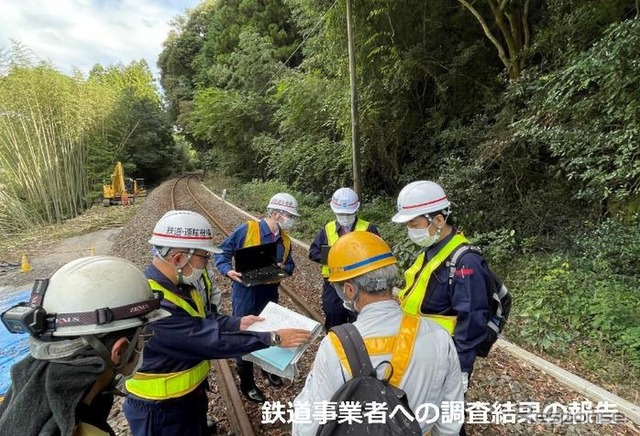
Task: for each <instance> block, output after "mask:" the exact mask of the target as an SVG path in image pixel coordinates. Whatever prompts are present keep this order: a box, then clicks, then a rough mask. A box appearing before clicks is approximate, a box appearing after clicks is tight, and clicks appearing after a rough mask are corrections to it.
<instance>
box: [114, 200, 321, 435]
mask: <svg viewBox="0 0 640 436" xmlns="http://www.w3.org/2000/svg"><path fill="white" fill-rule="evenodd" d="M149 243H150V244H152V245H153V246H154V247H155V248H156V253H157V254H156V256H155V257H154V258H153V260H152V263H151V265H149V266H148V267H147V269H146V270H145V274H146V276H147V278H148V279H149V284H150V285H151V288H152V289H154V290H156V291H158V292H161V293H162V294H163V296H164V299H163V302H162V306H163V308H165V309H166V310H168V311H169V312H171V315H172V316H171V317H170V318H167V319H164V320H161V321H160V322H158V323H156V324H155V325H154V326H153V332H154V337H153V339H152V340H151V341H149V343H148V348H147V349H146V350H145V352H144V361H143V364H142V366H141V367H140V371H139V372H138V373H137V374H136V375H135V376H134V377H133V378H132V379H131V380H128V381H127V384H126V387H127V391H128V393H129V396H128V397H127V400H126V401H125V404H124V412H125V415H126V417H127V421H128V422H129V428H130V430H131V433H132V434H133V435H134V436H140V435H158V434H162V435H169V436H171V435H175V436H184V435H190V436H191V435H195V436H198V435H206V434H209V433H210V430H209V429H208V428H207V409H208V400H207V394H206V391H207V390H208V384H207V375H208V374H209V368H210V363H209V360H210V359H222V358H231V357H237V356H240V355H243V354H246V353H251V352H253V351H256V350H260V349H264V348H268V347H269V346H272V345H279V346H283V347H291V346H298V345H300V344H301V343H303V342H304V341H305V340H307V339H308V338H309V332H307V331H305V330H295V329H284V330H279V331H278V332H261V333H257V332H247V331H245V330H246V328H247V327H248V326H249V325H251V324H253V323H254V322H256V321H260V320H261V319H260V318H259V317H257V316H245V317H242V318H240V317H230V316H223V315H220V314H218V313H213V312H210V311H208V310H207V308H206V306H205V304H204V301H203V299H202V297H201V295H200V293H199V292H198V290H197V289H196V288H195V286H194V285H195V284H196V283H197V282H198V281H199V280H200V278H201V275H202V273H203V271H204V268H205V266H206V263H207V261H208V260H209V257H210V256H211V253H217V252H219V251H220V250H219V249H218V248H216V247H215V246H214V244H213V235H212V229H211V225H210V224H209V222H208V221H207V219H206V218H205V217H203V216H202V215H200V214H198V213H195V212H191V211H186V210H182V211H171V212H168V213H166V214H165V215H164V216H163V217H162V218H160V220H159V221H158V222H157V224H156V226H155V228H154V229H153V234H152V236H151V239H149Z"/></svg>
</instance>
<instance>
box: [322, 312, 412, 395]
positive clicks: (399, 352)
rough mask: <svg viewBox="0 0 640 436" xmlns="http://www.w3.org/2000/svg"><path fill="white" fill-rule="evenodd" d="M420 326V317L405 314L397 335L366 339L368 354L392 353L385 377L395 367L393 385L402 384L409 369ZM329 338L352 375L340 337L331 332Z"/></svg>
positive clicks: (390, 381)
mask: <svg viewBox="0 0 640 436" xmlns="http://www.w3.org/2000/svg"><path fill="white" fill-rule="evenodd" d="M419 327H420V317H418V316H412V315H408V314H404V316H403V317H402V321H401V322H400V328H399V329H398V334H397V335H396V336H377V337H370V338H366V339H364V344H365V346H366V347H367V354H368V355H369V356H380V355H384V354H391V360H390V362H391V367H389V368H387V370H386V373H385V377H389V374H390V372H391V368H393V374H392V377H391V379H389V383H391V384H392V385H393V386H399V385H400V382H401V381H402V377H404V374H405V372H406V371H407V367H408V366H409V362H410V361H411V356H412V355H413V348H414V345H415V341H416V336H417V335H418V329H419ZM329 340H330V341H331V345H333V349H334V350H335V351H336V354H337V355H338V358H339V359H340V362H341V363H342V366H343V367H344V368H345V369H346V370H347V372H348V373H349V376H350V377H351V376H352V372H351V367H350V366H349V361H348V360H347V355H346V353H345V351H344V348H343V347H342V343H341V342H340V339H338V337H337V336H336V335H335V334H334V333H333V332H329Z"/></svg>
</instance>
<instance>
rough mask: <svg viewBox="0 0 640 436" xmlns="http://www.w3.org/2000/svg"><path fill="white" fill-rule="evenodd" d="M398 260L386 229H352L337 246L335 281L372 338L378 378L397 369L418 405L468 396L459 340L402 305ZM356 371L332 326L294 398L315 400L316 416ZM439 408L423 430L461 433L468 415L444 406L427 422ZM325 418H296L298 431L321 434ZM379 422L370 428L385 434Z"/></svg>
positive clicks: (332, 262) (304, 402)
mask: <svg viewBox="0 0 640 436" xmlns="http://www.w3.org/2000/svg"><path fill="white" fill-rule="evenodd" d="M395 263H396V259H395V258H394V256H393V253H392V252H391V249H390V248H389V246H388V245H387V244H386V243H385V242H384V241H383V240H382V239H381V238H380V237H379V236H376V235H374V234H373V233H369V232H352V233H348V234H346V235H344V236H341V237H340V238H339V239H338V240H337V241H336V243H335V244H334V245H333V246H332V247H331V249H330V250H329V258H328V266H329V281H330V282H331V283H332V284H333V286H334V287H335V289H336V292H337V293H338V295H339V296H340V298H342V299H343V300H344V302H345V305H347V306H350V307H351V309H352V310H353V311H355V312H357V313H358V319H357V320H356V321H355V322H354V323H353V325H354V326H355V327H356V329H357V330H358V332H359V333H360V335H361V336H362V338H363V339H364V342H365V345H366V349H367V353H368V354H369V357H370V359H371V363H372V365H373V367H374V368H376V369H377V373H378V378H380V379H382V378H388V377H390V379H389V382H390V384H391V385H392V386H396V387H398V388H400V389H402V390H404V391H405V393H406V395H407V399H408V404H409V406H410V407H411V409H412V410H413V411H414V412H416V410H417V409H418V407H419V406H420V405H423V404H429V405H432V406H435V407H441V404H442V403H443V402H446V401H448V402H451V401H460V402H461V401H462V400H463V393H462V380H461V375H460V364H459V362H458V355H457V353H456V349H455V346H454V344H453V341H452V340H451V338H450V337H449V334H448V333H447V332H446V331H445V330H443V329H442V328H440V326H438V325H437V324H435V323H434V322H433V321H430V320H427V319H425V318H422V317H420V316H417V315H408V314H405V313H404V312H403V311H402V309H401V308H400V306H399V305H398V303H397V302H396V301H395V299H394V298H393V296H392V293H391V289H392V288H393V285H394V282H395V279H396V275H397V273H398V269H397V268H396V266H395ZM385 361H386V362H390V364H386V363H383V362H385ZM391 368H393V370H392V371H391ZM351 373H352V372H351V368H350V366H349V364H348V362H347V358H346V355H345V349H344V348H343V347H342V345H341V342H340V341H339V340H338V338H337V336H336V335H335V333H333V332H331V333H329V334H328V335H327V336H326V337H325V338H324V339H323V340H322V342H321V344H320V347H319V349H318V353H317V355H316V359H315V362H314V364H313V369H312V370H311V372H310V373H309V375H308V377H307V380H306V383H305V386H304V388H303V390H302V392H300V395H298V397H297V398H296V399H295V400H294V407H295V408H296V409H298V408H299V409H303V408H307V409H308V408H311V412H312V413H311V416H315V414H314V413H313V410H314V408H317V407H319V406H321V405H322V402H326V401H330V400H331V398H332V396H333V395H334V393H335V392H336V391H337V390H338V389H339V388H340V387H341V386H342V385H343V384H344V383H346V381H347V380H349V379H351V375H350V374H351ZM365 406H366V403H365V405H363V406H362V410H363V413H364V411H365ZM390 412H391V410H389V411H387V412H386V413H387V414H388V413H390ZM434 414H435V411H434V410H430V411H429V416H428V417H427V419H425V420H422V422H420V423H419V424H420V428H421V431H422V432H423V433H426V432H429V431H430V432H431V434H432V435H436V434H444V435H454V434H458V432H459V431H460V427H461V423H458V422H446V418H445V419H443V414H442V409H440V414H439V417H438V419H436V420H435V422H430V423H427V422H425V421H433V419H432V418H433V416H434ZM301 416H302V415H301ZM387 418H388V416H387ZM364 419H365V420H366V417H365V418H364ZM449 421H451V420H449ZM318 424H319V423H318V421H314V420H311V421H310V422H309V423H307V422H295V421H294V424H293V434H294V435H314V434H315V433H316V431H317V428H318ZM375 425H381V424H372V429H370V430H371V433H370V434H379V433H376V431H374V430H375V429H374V428H373V427H375Z"/></svg>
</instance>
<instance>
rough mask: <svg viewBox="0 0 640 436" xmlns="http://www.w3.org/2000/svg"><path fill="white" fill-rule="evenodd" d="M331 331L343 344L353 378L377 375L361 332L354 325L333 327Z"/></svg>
mask: <svg viewBox="0 0 640 436" xmlns="http://www.w3.org/2000/svg"><path fill="white" fill-rule="evenodd" d="M330 331H331V332H333V333H334V334H335V335H336V336H337V338H338V339H339V340H340V343H341V344H342V348H343V349H344V352H345V354H346V356H347V362H349V368H350V369H351V376H352V377H353V378H356V377H364V376H368V375H372V374H375V370H374V369H373V365H372V364H371V358H369V354H368V353H367V347H366V346H365V344H364V341H363V340H362V336H361V335H360V332H359V331H358V329H357V328H356V327H355V326H354V325H353V324H350V323H347V324H342V325H338V326H335V327H332V328H331V330H330Z"/></svg>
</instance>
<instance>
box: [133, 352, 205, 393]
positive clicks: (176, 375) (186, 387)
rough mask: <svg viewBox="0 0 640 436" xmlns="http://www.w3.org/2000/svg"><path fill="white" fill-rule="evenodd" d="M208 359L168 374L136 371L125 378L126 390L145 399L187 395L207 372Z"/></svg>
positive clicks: (198, 384)
mask: <svg viewBox="0 0 640 436" xmlns="http://www.w3.org/2000/svg"><path fill="white" fill-rule="evenodd" d="M209 368H210V365H209V361H208V360H203V361H202V362H200V363H199V364H197V365H196V366H194V367H193V368H189V369H185V370H184V371H178V372H171V373H168V374H149V373H144V372H136V373H135V374H134V375H133V378H131V379H129V380H127V382H126V386H127V391H128V392H130V393H132V394H134V395H136V396H138V397H140V398H145V399H147V400H168V399H169V398H178V397H182V396H185V395H187V394H188V393H189V392H192V391H193V390H194V389H195V388H197V387H198V386H200V383H202V381H203V380H204V379H205V378H207V375H208V374H209Z"/></svg>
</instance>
